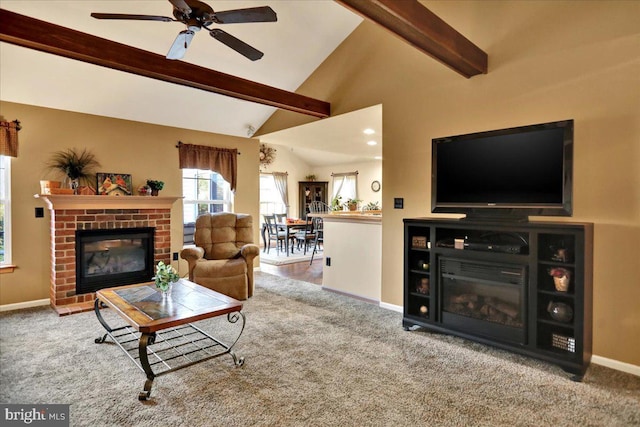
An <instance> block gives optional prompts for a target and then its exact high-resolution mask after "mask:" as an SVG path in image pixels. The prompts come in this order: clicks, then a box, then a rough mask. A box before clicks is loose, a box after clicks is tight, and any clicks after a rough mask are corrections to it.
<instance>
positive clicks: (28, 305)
mask: <svg viewBox="0 0 640 427" xmlns="http://www.w3.org/2000/svg"><path fill="white" fill-rule="evenodd" d="M50 303H51V301H50V300H49V298H47V299H37V300H34V301H25V302H17V303H15V304H4V305H0V312H2V311H11V310H20V309H21V308H31V307H40V306H43V305H49V304H50Z"/></svg>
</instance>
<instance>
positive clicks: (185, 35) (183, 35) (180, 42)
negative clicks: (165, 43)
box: [167, 30, 195, 59]
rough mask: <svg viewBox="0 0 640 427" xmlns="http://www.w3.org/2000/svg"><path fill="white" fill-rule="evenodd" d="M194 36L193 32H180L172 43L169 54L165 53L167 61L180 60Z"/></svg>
mask: <svg viewBox="0 0 640 427" xmlns="http://www.w3.org/2000/svg"><path fill="white" fill-rule="evenodd" d="M194 34H195V32H194V31H191V30H182V31H180V33H178V37H176V39H175V40H174V41H173V44H172V45H171V48H170V49H169V53H167V59H182V58H183V57H184V54H185V53H187V48H189V45H190V44H191V40H192V39H193V35H194Z"/></svg>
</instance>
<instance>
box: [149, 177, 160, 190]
mask: <svg viewBox="0 0 640 427" xmlns="http://www.w3.org/2000/svg"><path fill="white" fill-rule="evenodd" d="M147 185H148V186H149V187H150V188H151V189H152V190H155V191H160V190H162V189H163V188H164V182H163V181H156V180H155V179H148V180H147Z"/></svg>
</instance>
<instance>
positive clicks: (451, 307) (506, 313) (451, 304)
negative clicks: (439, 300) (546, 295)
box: [444, 293, 523, 328]
mask: <svg viewBox="0 0 640 427" xmlns="http://www.w3.org/2000/svg"><path fill="white" fill-rule="evenodd" d="M444 309H445V310H446V311H448V312H450V313H454V314H458V315H461V316H467V317H472V318H474V319H480V320H486V321H488V322H494V323H500V324H502V325H507V326H514V327H518V328H521V327H523V323H522V319H521V318H520V317H521V316H520V310H519V309H518V307H517V306H516V305H514V304H511V303H508V302H505V301H502V300H500V299H499V298H495V297H489V296H482V295H478V294H473V293H468V294H460V295H451V296H450V297H449V299H448V301H447V302H446V303H445V308H444Z"/></svg>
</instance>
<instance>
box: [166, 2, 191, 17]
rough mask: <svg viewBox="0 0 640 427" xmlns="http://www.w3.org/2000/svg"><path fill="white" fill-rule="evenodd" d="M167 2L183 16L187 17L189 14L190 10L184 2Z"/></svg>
mask: <svg viewBox="0 0 640 427" xmlns="http://www.w3.org/2000/svg"><path fill="white" fill-rule="evenodd" d="M169 2H171V4H172V5H173V7H175V8H176V9H178V10H179V11H181V12H182V13H184V14H185V15H189V14H190V13H191V8H190V7H189V5H188V4H187V2H186V1H185V0H169Z"/></svg>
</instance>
